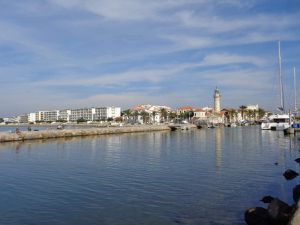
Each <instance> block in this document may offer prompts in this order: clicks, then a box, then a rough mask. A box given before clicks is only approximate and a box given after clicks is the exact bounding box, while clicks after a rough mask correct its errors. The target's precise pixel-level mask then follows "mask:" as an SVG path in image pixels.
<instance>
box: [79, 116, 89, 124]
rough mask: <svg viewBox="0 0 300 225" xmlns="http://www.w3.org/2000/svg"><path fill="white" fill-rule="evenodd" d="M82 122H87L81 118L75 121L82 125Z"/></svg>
mask: <svg viewBox="0 0 300 225" xmlns="http://www.w3.org/2000/svg"><path fill="white" fill-rule="evenodd" d="M84 122H87V120H86V119H84V118H82V117H81V118H79V119H78V120H77V123H84Z"/></svg>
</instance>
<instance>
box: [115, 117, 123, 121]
mask: <svg viewBox="0 0 300 225" xmlns="http://www.w3.org/2000/svg"><path fill="white" fill-rule="evenodd" d="M115 121H116V122H123V118H122V117H121V116H120V117H117V118H115Z"/></svg>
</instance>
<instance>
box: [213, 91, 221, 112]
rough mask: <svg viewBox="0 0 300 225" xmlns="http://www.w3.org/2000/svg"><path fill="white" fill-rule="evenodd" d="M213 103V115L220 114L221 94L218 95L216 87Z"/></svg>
mask: <svg viewBox="0 0 300 225" xmlns="http://www.w3.org/2000/svg"><path fill="white" fill-rule="evenodd" d="M214 103H215V108H214V110H215V113H220V112H221V94H220V90H219V89H218V87H216V89H215V93H214Z"/></svg>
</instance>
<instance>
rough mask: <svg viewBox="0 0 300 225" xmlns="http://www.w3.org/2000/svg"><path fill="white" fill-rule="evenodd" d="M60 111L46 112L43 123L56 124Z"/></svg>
mask: <svg viewBox="0 0 300 225" xmlns="http://www.w3.org/2000/svg"><path fill="white" fill-rule="evenodd" d="M58 116H59V110H52V111H44V112H43V121H45V122H55V121H57V120H58Z"/></svg>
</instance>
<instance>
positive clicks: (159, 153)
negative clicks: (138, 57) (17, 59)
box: [0, 126, 300, 225]
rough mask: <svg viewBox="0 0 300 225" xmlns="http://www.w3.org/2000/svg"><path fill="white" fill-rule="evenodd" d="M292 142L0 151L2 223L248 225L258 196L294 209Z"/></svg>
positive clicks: (238, 139) (244, 130) (209, 138)
mask: <svg viewBox="0 0 300 225" xmlns="http://www.w3.org/2000/svg"><path fill="white" fill-rule="evenodd" d="M299 142H300V141H299V140H298V137H293V136H291V137H289V136H284V135H283V132H273V131H262V130H260V127H259V126H251V127H236V128H215V129H201V130H197V129H194V130H188V131H174V132H170V131H163V132H149V133H132V134H122V135H103V136H92V137H77V138H68V139H63V138H61V139H49V140H35V141H25V142H10V143H0V183H1V185H0V199H1V202H0V215H1V216H0V224H6V225H9V224H14V225H20V224H31V225H33V224H38V225H41V224H49V225H50V224H51V225H52V224H63V225H65V224H66V225H67V224H73V225H76V224H78V225H89V224H99V225H176V224H182V225H185V224H186V225H196V224H197V225H200V224H201V225H206V224H209V225H217V224H221V225H222V224H224V225H225V224H228V225H229V224H234V225H241V224H245V223H244V211H245V210H246V209H247V208H249V207H253V206H264V205H263V204H262V203H261V202H260V201H259V200H260V199H261V197H262V196H264V195H273V196H277V197H279V198H280V199H282V200H283V201H286V202H288V203H292V188H293V186H294V185H296V184H298V183H299V178H296V179H294V180H291V181H286V180H285V179H284V178H283V176H282V173H283V172H284V171H285V170H286V169H294V170H296V171H299V165H298V164H297V163H295V162H294V159H295V158H298V157H300V152H299V150H300V144H299ZM275 162H278V165H275Z"/></svg>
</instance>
